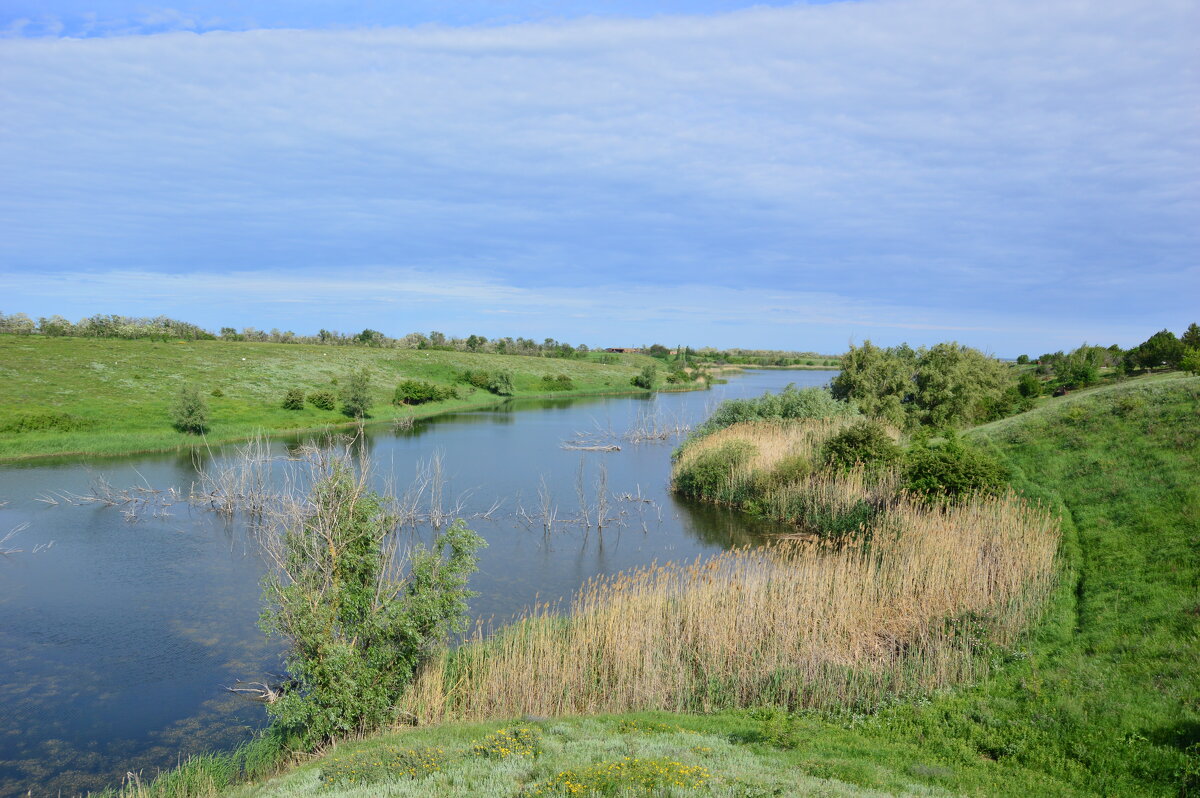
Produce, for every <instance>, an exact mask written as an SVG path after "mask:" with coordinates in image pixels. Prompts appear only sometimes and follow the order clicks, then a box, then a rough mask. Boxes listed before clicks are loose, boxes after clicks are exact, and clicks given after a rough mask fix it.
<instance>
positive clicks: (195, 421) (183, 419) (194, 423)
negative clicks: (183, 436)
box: [171, 385, 208, 435]
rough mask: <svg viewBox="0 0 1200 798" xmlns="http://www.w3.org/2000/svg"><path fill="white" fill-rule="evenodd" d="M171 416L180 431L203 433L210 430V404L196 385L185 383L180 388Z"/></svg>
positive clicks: (195, 433) (194, 433)
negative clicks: (205, 400)
mask: <svg viewBox="0 0 1200 798" xmlns="http://www.w3.org/2000/svg"><path fill="white" fill-rule="evenodd" d="M171 418H172V420H173V422H174V424H175V429H177V430H179V431H180V432H188V433H191V434H192V435H203V434H204V433H205V432H206V431H207V430H208V405H207V404H206V403H205V402H204V397H202V396H201V395H200V391H199V390H198V389H197V388H196V387H195V386H192V385H185V386H183V388H181V389H180V390H179V396H178V398H177V399H176V400H175V407H174V408H172V410H171Z"/></svg>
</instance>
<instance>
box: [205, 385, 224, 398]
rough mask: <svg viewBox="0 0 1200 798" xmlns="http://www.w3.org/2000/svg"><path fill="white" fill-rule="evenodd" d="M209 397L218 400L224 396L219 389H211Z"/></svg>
mask: <svg viewBox="0 0 1200 798" xmlns="http://www.w3.org/2000/svg"><path fill="white" fill-rule="evenodd" d="M209 395H210V396H215V397H216V398H218V399H220V398H221V397H222V396H224V395H225V392H224V391H222V390H221V389H220V388H213V389H212V393H211V394H209Z"/></svg>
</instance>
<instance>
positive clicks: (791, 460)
mask: <svg viewBox="0 0 1200 798" xmlns="http://www.w3.org/2000/svg"><path fill="white" fill-rule="evenodd" d="M811 473H812V463H810V462H809V461H808V458H807V457H805V456H804V455H802V454H790V455H788V456H787V457H783V458H780V460H779V461H778V462H776V463H775V467H774V468H772V469H771V481H772V482H774V483H775V484H776V485H790V484H792V483H795V482H799V481H800V480H802V479H804V478H805V477H807V476H808V475H809V474H811Z"/></svg>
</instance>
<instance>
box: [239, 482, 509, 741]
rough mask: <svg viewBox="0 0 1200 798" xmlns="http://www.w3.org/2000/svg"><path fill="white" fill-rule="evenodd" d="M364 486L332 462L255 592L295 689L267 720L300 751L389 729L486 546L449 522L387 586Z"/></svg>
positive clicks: (387, 528) (373, 499) (458, 615)
mask: <svg viewBox="0 0 1200 798" xmlns="http://www.w3.org/2000/svg"><path fill="white" fill-rule="evenodd" d="M364 480H365V476H356V475H355V474H354V472H353V469H352V468H351V466H350V465H348V464H347V463H345V462H341V461H337V462H334V463H333V464H332V465H331V466H329V467H328V468H327V469H326V470H325V471H324V472H323V474H322V475H321V476H320V477H319V479H318V480H317V481H316V483H315V484H314V486H313V488H312V491H311V494H310V496H309V505H310V506H311V509H310V511H309V512H308V513H307V515H306V516H305V517H304V518H303V519H299V520H298V521H297V522H295V523H293V524H291V525H290V526H289V528H288V529H287V531H286V534H285V535H284V536H283V540H282V545H283V551H282V552H281V557H280V558H279V560H278V562H279V564H280V570H279V571H278V572H276V573H275V574H272V575H271V577H269V578H268V579H267V581H266V583H265V586H264V594H265V599H266V604H267V608H266V610H265V611H264V613H263V624H264V627H265V628H266V629H267V631H268V632H269V633H272V634H276V635H279V636H280V637H282V638H284V639H285V640H286V641H287V643H288V653H287V670H288V673H289V675H290V676H291V679H292V680H293V682H294V683H295V685H296V687H295V689H293V690H289V691H287V692H285V693H284V694H283V695H282V696H281V697H280V698H278V699H277V700H276V701H274V702H273V703H270V704H267V712H268V713H269V714H270V715H271V716H272V718H273V719H274V720H275V721H276V723H277V724H278V725H279V727H280V728H281V729H282V730H285V731H286V732H287V733H288V734H292V735H295V736H296V737H297V738H298V739H300V740H301V741H302V743H303V745H305V746H306V747H307V748H309V749H311V748H313V747H316V746H319V745H321V744H323V743H325V742H327V741H329V740H332V739H336V738H340V737H345V736H348V735H352V734H361V733H365V732H369V731H372V730H375V729H378V728H380V727H381V726H383V725H385V724H387V723H389V722H391V721H392V720H393V719H394V716H393V707H394V706H395V704H396V701H397V699H398V698H399V696H400V694H401V693H402V692H403V690H404V689H405V687H406V686H407V685H408V684H409V682H410V681H411V680H412V678H413V674H414V672H415V670H416V668H417V665H418V664H419V663H420V661H421V659H422V657H423V656H424V655H425V654H426V653H427V652H428V651H429V649H430V647H432V646H435V645H437V644H440V643H442V642H443V641H444V640H445V638H446V637H447V636H448V635H449V634H450V633H451V632H454V631H460V630H462V629H463V628H464V626H465V619H466V611H467V600H468V599H469V598H470V597H471V596H472V595H473V593H471V591H469V590H467V579H468V577H469V576H470V574H471V572H473V571H474V570H475V567H476V564H477V562H478V558H477V556H476V551H477V550H478V549H479V548H480V547H481V546H484V545H486V544H485V543H484V541H483V539H482V538H480V537H479V536H478V535H476V534H475V533H474V532H472V531H471V530H470V529H468V528H467V526H466V524H464V523H463V522H462V521H461V520H459V521H456V522H455V523H454V524H453V525H452V526H450V527H449V528H447V529H444V530H442V531H441V532H440V533H438V535H437V536H436V537H435V538H434V542H433V547H432V548H431V549H426V548H424V547H423V546H417V547H416V548H415V549H413V550H412V551H411V553H410V554H409V557H408V576H407V579H404V580H403V581H397V577H396V574H395V573H394V572H393V571H392V569H391V568H389V563H388V556H387V552H386V551H385V541H386V540H387V538H388V536H389V535H390V534H391V533H392V531H393V528H394V526H395V519H394V518H392V517H390V516H389V515H388V514H387V511H386V510H385V507H384V504H383V501H382V499H381V498H380V497H379V496H378V495H377V494H375V493H373V492H372V491H370V490H368V489H367V487H366V485H365V484H364ZM443 551H446V552H447V553H446V556H443Z"/></svg>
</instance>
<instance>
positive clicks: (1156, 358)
mask: <svg viewBox="0 0 1200 798" xmlns="http://www.w3.org/2000/svg"><path fill="white" fill-rule="evenodd" d="M1185 334H1186V333H1185ZM1183 350H1184V346H1183V343H1182V342H1180V340H1179V339H1178V338H1176V337H1175V333H1173V332H1171V331H1170V330H1159V331H1158V332H1156V333H1155V334H1154V335H1152V336H1150V337H1149V338H1148V339H1146V340H1145V341H1143V342H1142V343H1140V344H1138V345H1137V346H1136V347H1134V348H1133V349H1132V350H1130V355H1131V359H1132V361H1133V363H1135V364H1136V365H1138V366H1141V367H1142V368H1146V369H1155V368H1158V367H1159V366H1166V367H1167V368H1179V361H1180V360H1181V359H1182V358H1183Z"/></svg>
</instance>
